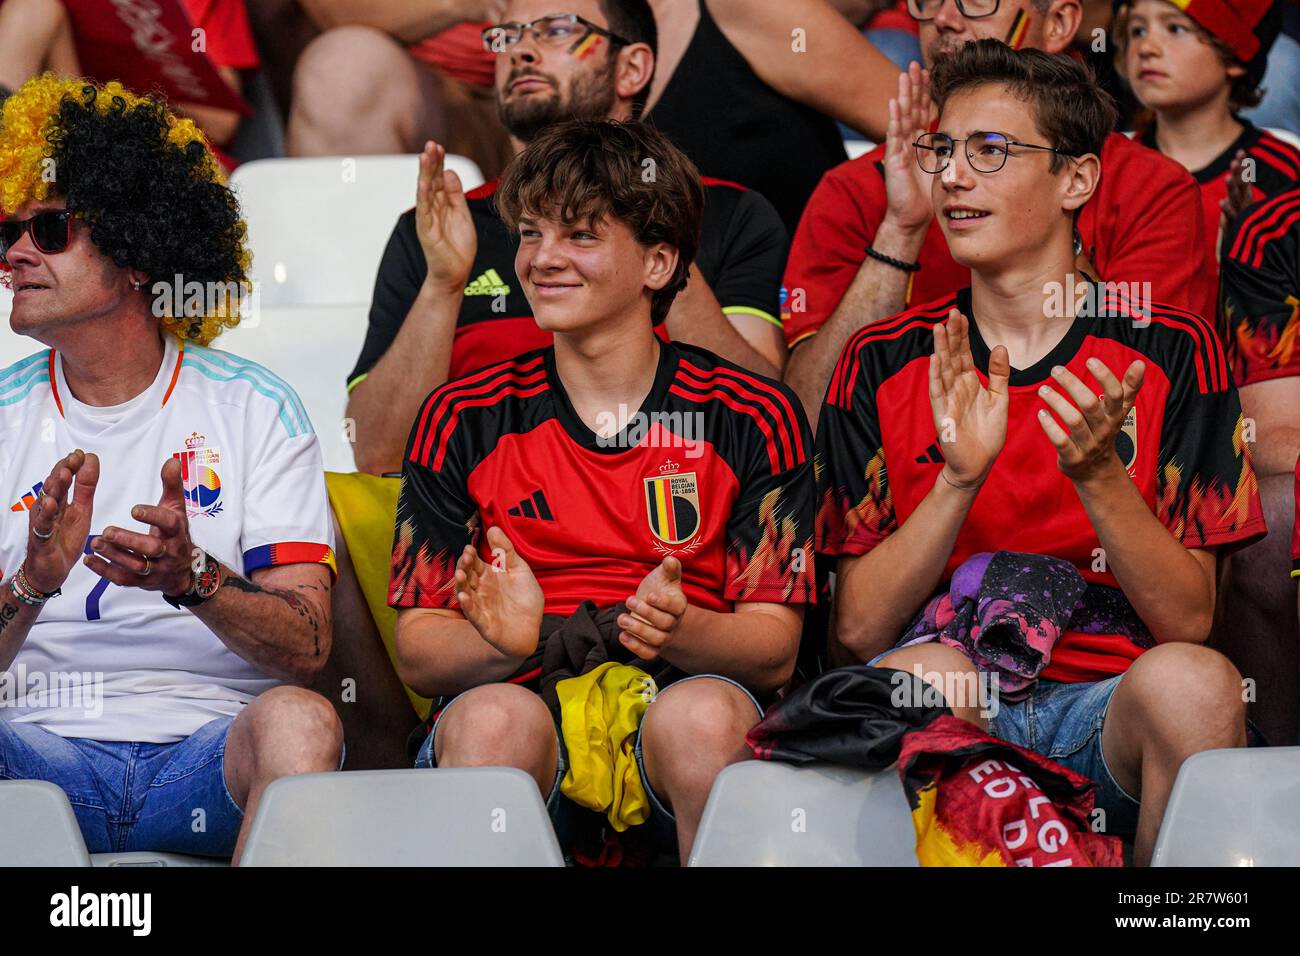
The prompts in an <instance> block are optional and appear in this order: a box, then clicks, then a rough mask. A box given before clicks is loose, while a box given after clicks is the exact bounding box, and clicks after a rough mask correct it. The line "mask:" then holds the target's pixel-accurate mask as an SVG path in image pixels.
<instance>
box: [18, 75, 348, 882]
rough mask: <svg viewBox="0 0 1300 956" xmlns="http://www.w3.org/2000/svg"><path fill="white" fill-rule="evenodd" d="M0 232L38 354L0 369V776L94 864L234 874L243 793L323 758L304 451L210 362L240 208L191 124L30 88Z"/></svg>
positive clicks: (299, 415) (226, 311) (334, 746)
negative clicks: (58, 802)
mask: <svg viewBox="0 0 1300 956" xmlns="http://www.w3.org/2000/svg"><path fill="white" fill-rule="evenodd" d="M0 214H2V215H3V217H4V219H3V222H0V259H2V260H3V262H4V265H5V267H6V270H7V271H6V274H5V280H6V282H7V283H8V284H9V285H10V286H11V287H12V289H13V292H14V300H13V313H12V316H11V318H10V325H11V326H12V328H13V330H14V331H15V332H16V333H18V334H20V335H26V336H29V337H31V338H33V339H35V340H37V341H38V342H40V343H41V344H43V345H44V346H46V348H45V349H43V350H42V351H39V352H36V353H35V354H33V355H31V356H29V357H28V358H26V359H23V360H22V361H20V362H17V363H15V364H14V365H12V366H10V367H9V368H8V369H5V370H4V371H2V372H0V494H2V495H4V498H3V503H8V504H9V505H10V507H9V508H8V509H7V510H5V509H0V515H3V516H4V517H3V518H0V579H2V580H3V584H0V692H2V693H3V696H2V698H0V699H3V703H4V706H0V778H8V779H42V780H48V781H51V782H53V783H55V784H58V785H59V786H60V787H62V788H63V789H64V790H65V791H66V792H67V793H68V795H69V797H70V799H71V802H72V805H73V809H74V811H75V813H76V816H77V821H78V823H79V824H80V826H81V830H82V833H83V835H84V836H85V839H86V844H87V846H88V848H89V849H90V851H91V852H92V853H94V852H116V851H130V850H151V851H170V852H179V853H191V854H198V855H206V856H222V857H226V856H232V855H233V856H234V858H235V859H236V860H237V859H238V856H239V852H240V850H241V848H242V846H243V838H244V835H245V832H246V830H247V826H246V824H247V822H248V821H250V820H251V819H252V818H253V813H254V810H255V809H256V805H257V802H258V800H259V798H260V796H261V794H262V791H263V790H265V788H266V786H267V785H268V784H269V783H270V782H271V781H272V780H274V779H276V778H277V777H281V776H285V775H287V774H294V773H306V772H316V771H325V770H333V769H336V768H337V767H338V766H339V763H340V755H341V752H342V746H343V742H342V730H341V728H340V726H339V723H338V720H337V718H336V717H335V715H334V711H333V709H332V708H331V706H330V705H329V703H328V702H327V701H325V699H324V698H322V697H319V696H318V695H316V694H314V693H312V692H310V691H308V690H305V689H304V686H303V685H306V684H308V683H310V682H311V680H312V679H313V677H314V676H315V675H316V674H317V673H318V672H319V670H320V668H321V666H322V664H323V663H324V661H325V660H326V658H327V657H328V656H329V651H330V637H331V631H330V601H329V592H330V586H331V583H332V575H333V565H334V555H333V535H332V531H331V528H330V522H329V512H328V505H327V503H326V495H325V483H324V477H323V474H322V468H321V456H320V449H319V445H318V442H317V439H316V435H315V432H314V431H313V430H312V426H311V422H310V421H308V419H307V415H306V412H305V411H304V410H303V407H302V404H301V402H300V401H299V399H298V397H297V395H295V394H294V392H293V390H292V389H291V388H290V387H289V386H288V385H286V384H285V383H284V382H283V381H282V380H281V379H279V378H277V377H276V376H275V375H273V374H271V373H270V372H268V371H267V370H266V369H264V368H262V367H261V366H259V365H256V364H254V363H253V362H249V361H246V360H244V359H241V358H237V357H236V356H234V355H230V354H229V353H226V352H221V351H218V350H216V349H212V348H209V347H208V343H209V342H210V341H211V340H212V339H213V338H215V337H216V335H217V334H218V333H219V332H221V330H222V329H223V328H226V327H233V326H235V325H237V324H238V322H239V309H240V305H241V304H244V303H245V302H246V301H247V299H246V297H245V295H244V293H245V292H246V291H248V290H249V283H248V281H247V278H246V270H247V268H248V264H249V255H248V252H247V250H246V248H245V245H244V237H245V231H246V230H245V226H244V223H243V222H242V221H241V219H240V214H239V207H238V204H237V203H236V201H235V198H234V196H233V195H232V194H231V192H230V190H229V189H228V188H227V187H226V185H225V184H224V182H223V181H222V179H221V176H220V173H219V172H218V169H217V166H216V163H215V161H214V159H213V156H212V153H211V152H210V151H209V149H208V146H207V144H206V143H205V141H204V139H203V137H202V134H201V133H200V132H199V131H198V130H197V129H196V128H195V126H194V124H193V123H192V122H191V121H190V120H184V119H178V118H177V117H175V116H174V115H173V114H172V113H170V112H169V111H168V110H167V108H166V107H165V106H164V105H163V104H162V103H160V102H158V101H156V100H153V99H149V98H142V97H137V96H135V95H133V94H131V93H130V92H128V91H127V90H125V89H123V88H122V87H121V86H120V85H118V84H115V83H110V84H108V85H106V86H96V85H92V84H89V83H87V82H85V81H83V80H60V79H56V78H54V77H53V76H51V75H46V76H43V77H38V78H35V79H33V80H30V81H29V82H27V83H26V84H24V85H23V86H22V87H21V88H20V89H18V90H17V91H16V92H15V93H14V95H13V96H12V97H10V98H9V99H8V100H6V101H5V103H4V105H3V111H2V113H0ZM195 290H203V293H202V294H199V293H198V292H196V291H195ZM181 291H183V292H184V293H185V294H184V296H182V295H181ZM60 456H62V457H60ZM294 685H297V686H294Z"/></svg>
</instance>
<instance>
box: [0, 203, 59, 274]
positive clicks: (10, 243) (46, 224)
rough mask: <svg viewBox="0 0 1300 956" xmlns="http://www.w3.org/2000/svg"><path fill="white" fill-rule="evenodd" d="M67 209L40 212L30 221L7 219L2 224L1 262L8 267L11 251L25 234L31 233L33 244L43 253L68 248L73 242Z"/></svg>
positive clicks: (0, 230)
mask: <svg viewBox="0 0 1300 956" xmlns="http://www.w3.org/2000/svg"><path fill="white" fill-rule="evenodd" d="M74 215H75V213H71V212H69V211H67V210H66V209H60V210H52V211H50V212H38V213H37V214H36V215H34V216H32V217H31V218H30V219H6V220H4V221H3V222H0V262H3V263H5V264H6V265H8V263H9V250H10V249H12V248H13V247H14V246H15V245H17V243H18V240H19V239H21V238H22V237H23V233H25V232H26V233H30V234H31V237H32V244H33V245H35V246H36V248H37V249H39V250H40V251H41V252H44V253H46V254H53V253H56V252H62V251H63V250H65V249H67V248H68V243H69V242H71V241H72V219H73V216H74Z"/></svg>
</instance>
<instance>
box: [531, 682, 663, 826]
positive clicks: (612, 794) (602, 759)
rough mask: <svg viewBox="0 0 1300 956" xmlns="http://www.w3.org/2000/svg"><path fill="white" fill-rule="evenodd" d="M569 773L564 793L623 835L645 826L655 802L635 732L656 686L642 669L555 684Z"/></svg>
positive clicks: (566, 776)
mask: <svg viewBox="0 0 1300 956" xmlns="http://www.w3.org/2000/svg"><path fill="white" fill-rule="evenodd" d="M555 689H556V693H557V694H558V696H559V698H560V732H561V733H562V734H563V736H564V745H565V747H566V748H568V752H569V769H568V771H567V772H566V773H565V775H564V779H563V780H561V781H560V792H561V793H562V794H564V795H565V796H566V797H568V798H569V799H570V800H572V801H573V802H574V803H577V804H579V805H580V806H584V807H587V808H588V809H591V810H596V811H599V812H602V813H604V814H605V816H606V817H607V818H608V820H609V822H610V825H611V826H612V827H613V828H614V829H615V830H617V831H619V832H620V833H621V832H622V831H624V830H626V829H627V828H628V827H630V826H635V825H636V824H638V823H644V822H645V821H646V820H647V819H648V818H649V816H650V799H649V797H648V795H647V794H646V791H645V787H644V786H642V784H641V773H640V771H639V770H638V769H637V765H636V754H635V752H634V751H635V749H636V732H637V728H638V727H640V726H641V718H642V717H643V716H644V715H645V711H646V708H647V707H649V706H650V701H652V700H654V696H655V693H656V692H657V688H656V687H655V682H654V680H653V679H652V678H651V677H650V675H649V674H647V673H646V672H645V671H643V670H641V669H640V668H639V667H632V666H631V665H629V664H615V663H613V662H612V661H610V662H607V663H604V664H601V665H600V666H599V667H597V668H596V669H595V670H592V671H589V672H587V673H586V674H583V675H582V676H581V677H570V678H568V679H567V680H562V681H560V682H559V683H558V684H556V685H555Z"/></svg>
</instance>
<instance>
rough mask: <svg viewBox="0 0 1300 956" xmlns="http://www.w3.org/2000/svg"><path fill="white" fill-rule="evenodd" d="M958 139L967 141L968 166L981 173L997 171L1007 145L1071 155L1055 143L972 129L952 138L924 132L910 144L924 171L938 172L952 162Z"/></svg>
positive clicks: (1003, 159)
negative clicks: (1034, 141) (1035, 141)
mask: <svg viewBox="0 0 1300 956" xmlns="http://www.w3.org/2000/svg"><path fill="white" fill-rule="evenodd" d="M957 143H965V144H966V159H967V161H969V162H970V165H971V169H973V170H975V171H976V172H980V173H996V172H997V171H998V170H999V169H1001V168H1002V167H1003V166H1005V165H1006V164H1007V156H1008V155H1009V154H1010V152H1011V151H1010V149H1008V147H1010V146H1019V147H1022V148H1023V149H1041V150H1044V151H1045V152H1049V153H1056V154H1057V155H1059V156H1069V157H1071V158H1073V157H1074V154H1073V153H1067V152H1065V151H1063V150H1059V149H1057V148H1056V147H1054V146H1035V145H1034V144H1033V143H1022V142H1020V141H1019V140H1014V139H1008V138H1007V136H1006V134H1005V133H984V132H978V131H977V132H974V133H971V134H970V136H968V137H966V138H965V139H953V138H952V137H951V136H949V135H948V134H947V133H925V134H924V135H922V136H921V137H919V138H918V139H917V141H916V142H915V143H913V144H912V145H913V146H914V147H915V148H916V162H917V164H918V165H919V166H920V167H921V169H923V170H924V171H925V172H927V173H932V174H933V173H941V172H943V171H944V170H945V169H947V168H948V164H949V163H950V162H952V150H953V147H954V146H955V145H956V144H957Z"/></svg>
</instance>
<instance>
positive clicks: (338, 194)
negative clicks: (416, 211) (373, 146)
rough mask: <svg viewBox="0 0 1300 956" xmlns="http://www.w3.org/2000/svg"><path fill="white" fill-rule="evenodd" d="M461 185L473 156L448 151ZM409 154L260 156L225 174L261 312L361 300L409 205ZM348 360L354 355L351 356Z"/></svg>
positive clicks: (470, 178)
mask: <svg viewBox="0 0 1300 956" xmlns="http://www.w3.org/2000/svg"><path fill="white" fill-rule="evenodd" d="M447 168H448V169H453V170H455V171H456V173H457V174H458V175H459V176H460V179H461V182H462V183H463V184H464V186H465V188H466V189H473V188H474V187H475V186H478V185H480V184H482V182H483V174H482V173H481V172H480V171H479V168H478V167H477V166H476V165H475V164H474V163H473V161H471V160H469V159H466V158H465V157H463V156H448V157H447ZM418 172H419V157H418V156H416V155H405V156H355V157H322V158H313V159H260V160H256V161H254V162H251V163H245V164H244V165H242V166H240V167H239V168H238V169H236V170H235V171H234V173H232V174H231V177H230V185H231V187H232V188H233V189H234V190H235V192H236V194H237V195H238V196H239V201H240V204H241V205H242V207H243V210H244V218H245V219H246V220H247V222H248V238H249V244H250V246H251V248H252V251H253V268H252V278H253V281H254V282H256V283H258V286H257V289H258V293H259V294H260V296H261V305H262V307H263V308H267V307H269V306H280V305H358V304H364V305H369V304H370V295H371V292H372V291H373V290H374V284H375V272H376V270H377V269H378V267H379V260H380V257H381V256H382V255H383V252H384V246H385V245H387V243H388V237H389V234H390V233H391V232H392V231H393V224H394V223H395V222H396V221H397V217H398V216H399V215H401V213H402V212H403V211H404V210H406V209H409V208H411V206H413V205H415V187H416V178H417V175H418ZM352 357H353V358H355V356H352Z"/></svg>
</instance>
